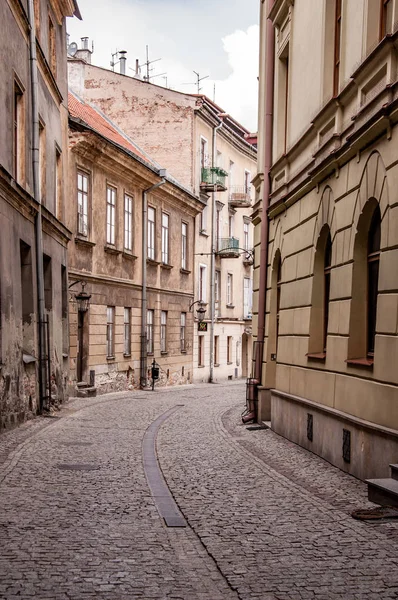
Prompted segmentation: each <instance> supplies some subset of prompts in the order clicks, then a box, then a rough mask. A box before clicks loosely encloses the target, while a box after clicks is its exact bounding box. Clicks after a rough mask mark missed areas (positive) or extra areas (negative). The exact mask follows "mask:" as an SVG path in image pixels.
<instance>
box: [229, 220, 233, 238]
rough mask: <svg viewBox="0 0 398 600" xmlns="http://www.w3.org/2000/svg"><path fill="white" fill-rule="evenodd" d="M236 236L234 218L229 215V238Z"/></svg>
mask: <svg viewBox="0 0 398 600" xmlns="http://www.w3.org/2000/svg"><path fill="white" fill-rule="evenodd" d="M233 235H234V216H233V215H229V217H228V237H230V238H231V237H233Z"/></svg>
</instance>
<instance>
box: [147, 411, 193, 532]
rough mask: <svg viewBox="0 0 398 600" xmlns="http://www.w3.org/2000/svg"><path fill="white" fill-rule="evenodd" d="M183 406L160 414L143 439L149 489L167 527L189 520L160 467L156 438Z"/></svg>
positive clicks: (177, 525) (183, 524)
mask: <svg viewBox="0 0 398 600" xmlns="http://www.w3.org/2000/svg"><path fill="white" fill-rule="evenodd" d="M182 406H184V405H183V404H177V405H176V406H173V407H172V408H170V409H169V410H167V411H166V412H165V413H163V414H162V415H160V417H158V418H157V419H156V421H154V422H153V423H152V424H151V425H150V426H149V427H148V429H147V430H146V432H145V434H144V438H143V440H142V458H143V463H144V471H145V475H146V478H147V481H148V485H149V489H150V490H151V493H152V496H153V499H154V501H155V504H156V508H157V509H158V512H159V514H160V516H161V517H162V518H163V519H164V521H165V523H166V525H167V527H186V526H187V522H186V520H185V519H184V517H183V515H182V513H181V511H180V509H179V508H178V506H177V504H176V502H175V500H174V498H173V496H172V495H171V492H170V490H169V487H168V485H167V483H166V481H165V479H164V477H163V473H162V471H161V469H160V467H159V462H158V459H157V456H156V438H157V435H158V431H159V429H160V428H161V426H162V425H163V423H164V422H165V421H166V419H168V418H169V417H170V416H171V415H172V414H173V413H174V412H175V411H176V410H178V409H179V408H181V407H182Z"/></svg>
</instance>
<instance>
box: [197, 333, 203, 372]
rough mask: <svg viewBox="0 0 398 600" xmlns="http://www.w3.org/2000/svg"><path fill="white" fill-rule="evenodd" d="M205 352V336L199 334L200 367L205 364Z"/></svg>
mask: <svg viewBox="0 0 398 600" xmlns="http://www.w3.org/2000/svg"><path fill="white" fill-rule="evenodd" d="M204 354H205V336H204V335H199V336H198V367H203V366H204V364H205V361H204V358H205V357H204Z"/></svg>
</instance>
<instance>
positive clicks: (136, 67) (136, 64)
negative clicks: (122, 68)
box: [135, 58, 140, 75]
mask: <svg viewBox="0 0 398 600" xmlns="http://www.w3.org/2000/svg"><path fill="white" fill-rule="evenodd" d="M135 74H136V75H139V74H140V61H139V60H138V58H136V59H135Z"/></svg>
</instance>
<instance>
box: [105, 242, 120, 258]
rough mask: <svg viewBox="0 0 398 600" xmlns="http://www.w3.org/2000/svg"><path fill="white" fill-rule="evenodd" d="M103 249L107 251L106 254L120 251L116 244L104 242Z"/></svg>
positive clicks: (116, 253)
mask: <svg viewBox="0 0 398 600" xmlns="http://www.w3.org/2000/svg"><path fill="white" fill-rule="evenodd" d="M104 251H105V252H108V254H114V255H115V256H117V255H118V254H121V253H122V251H121V250H118V249H117V248H116V246H112V244H105V246H104Z"/></svg>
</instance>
